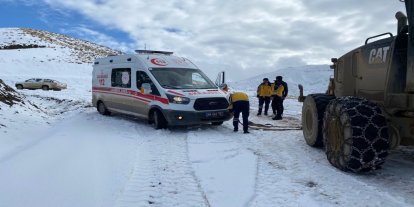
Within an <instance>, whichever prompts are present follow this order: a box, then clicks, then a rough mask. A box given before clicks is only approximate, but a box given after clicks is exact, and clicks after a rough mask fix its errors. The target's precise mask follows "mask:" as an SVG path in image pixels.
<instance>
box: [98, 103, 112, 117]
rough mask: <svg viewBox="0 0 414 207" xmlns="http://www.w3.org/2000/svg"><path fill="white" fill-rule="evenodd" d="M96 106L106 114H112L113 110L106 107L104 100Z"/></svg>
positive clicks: (101, 112) (100, 111)
mask: <svg viewBox="0 0 414 207" xmlns="http://www.w3.org/2000/svg"><path fill="white" fill-rule="evenodd" d="M96 108H97V109H98V112H99V113H100V114H102V115H104V116H108V115H111V112H110V111H109V110H108V109H107V108H106V106H105V104H104V103H103V102H102V101H99V102H98V106H97V107H96Z"/></svg>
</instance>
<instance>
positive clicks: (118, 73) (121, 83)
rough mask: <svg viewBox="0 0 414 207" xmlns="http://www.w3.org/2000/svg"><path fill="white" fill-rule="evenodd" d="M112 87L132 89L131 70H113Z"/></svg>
mask: <svg viewBox="0 0 414 207" xmlns="http://www.w3.org/2000/svg"><path fill="white" fill-rule="evenodd" d="M111 85H112V87H120V88H131V68H119V69H112V76H111Z"/></svg>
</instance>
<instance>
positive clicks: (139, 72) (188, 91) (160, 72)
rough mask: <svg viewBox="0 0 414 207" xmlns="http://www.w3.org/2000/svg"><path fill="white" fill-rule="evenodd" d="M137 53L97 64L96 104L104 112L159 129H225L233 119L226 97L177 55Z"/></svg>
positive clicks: (104, 59)
mask: <svg viewBox="0 0 414 207" xmlns="http://www.w3.org/2000/svg"><path fill="white" fill-rule="evenodd" d="M136 52H137V53H136V54H130V55H119V56H109V57H106V58H99V59H96V61H95V63H94V65H93V74H92V76H93V77H92V103H93V105H94V106H95V107H96V108H97V110H98V112H99V113H101V114H103V115H109V114H111V112H115V113H122V114H128V115H133V116H137V117H141V118H144V119H147V120H148V122H149V123H150V124H153V125H154V127H155V128H156V129H162V128H166V127H167V126H186V125H198V124H213V125H220V124H222V123H223V121H227V120H229V119H230V118H231V115H230V113H229V112H228V109H227V108H228V106H229V103H228V100H227V98H226V94H225V93H223V92H222V91H221V90H220V89H219V88H218V87H217V84H215V83H213V82H212V81H211V80H210V79H209V78H208V77H207V76H206V75H205V74H204V73H203V72H202V71H201V70H200V69H198V68H197V66H196V65H194V64H193V63H192V62H191V61H190V60H188V59H186V58H182V57H177V56H174V55H173V53H172V52H163V51H149V50H137V51H136Z"/></svg>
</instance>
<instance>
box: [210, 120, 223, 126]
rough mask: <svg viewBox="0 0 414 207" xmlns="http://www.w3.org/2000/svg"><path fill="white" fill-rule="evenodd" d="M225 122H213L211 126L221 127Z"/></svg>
mask: <svg viewBox="0 0 414 207" xmlns="http://www.w3.org/2000/svg"><path fill="white" fill-rule="evenodd" d="M223 123H224V122H222V121H218V122H213V123H211V125H213V126H220V125H222V124H223Z"/></svg>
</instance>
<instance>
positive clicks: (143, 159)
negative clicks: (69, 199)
mask: <svg viewBox="0 0 414 207" xmlns="http://www.w3.org/2000/svg"><path fill="white" fill-rule="evenodd" d="M136 131H137V134H138V139H139V144H138V148H137V155H136V161H135V164H134V169H133V171H132V172H131V175H130V178H129V180H128V182H127V184H126V186H125V188H124V190H123V192H121V194H120V195H119V196H118V199H117V202H116V205H115V206H126V207H127V206H209V202H208V200H207V198H206V196H205V194H204V192H203V190H202V189H201V185H200V184H199V181H198V179H197V178H196V177H195V174H194V171H193V169H192V166H191V163H190V161H189V157H188V144H187V135H186V133H183V132H170V131H167V130H158V131H155V130H153V129H152V128H150V127H145V126H137V129H136Z"/></svg>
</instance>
